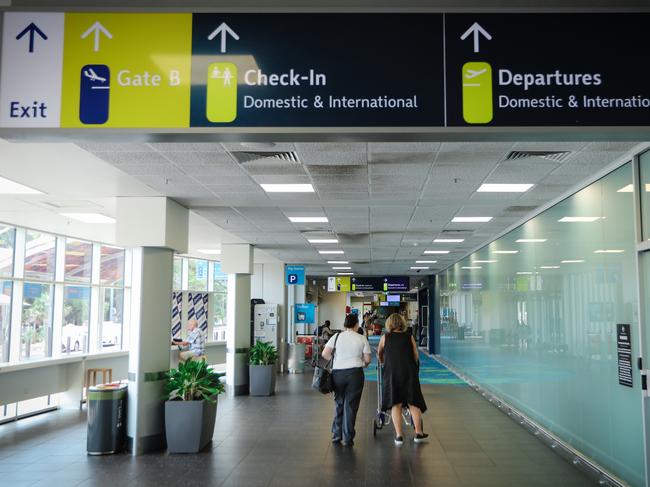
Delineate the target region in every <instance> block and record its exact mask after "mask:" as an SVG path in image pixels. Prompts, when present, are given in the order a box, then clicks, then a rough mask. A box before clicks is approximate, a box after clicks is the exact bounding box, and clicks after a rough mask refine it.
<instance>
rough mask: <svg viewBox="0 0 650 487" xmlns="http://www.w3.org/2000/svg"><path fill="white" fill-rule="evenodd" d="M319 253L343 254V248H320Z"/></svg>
mask: <svg viewBox="0 0 650 487" xmlns="http://www.w3.org/2000/svg"><path fill="white" fill-rule="evenodd" d="M318 253H319V254H343V253H344V252H343V251H342V250H319V251H318Z"/></svg>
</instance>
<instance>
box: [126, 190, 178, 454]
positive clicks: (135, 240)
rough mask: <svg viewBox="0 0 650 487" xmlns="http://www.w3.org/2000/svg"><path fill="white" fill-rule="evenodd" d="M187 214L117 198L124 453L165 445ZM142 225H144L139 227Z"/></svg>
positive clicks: (153, 202)
mask: <svg viewBox="0 0 650 487" xmlns="http://www.w3.org/2000/svg"><path fill="white" fill-rule="evenodd" d="M188 218H189V216H188V210H187V209H186V208H183V207H182V206H180V205H179V204H178V203H176V202H174V201H173V200H170V199H168V198H158V197H156V198H118V201H117V232H116V234H117V242H118V244H120V245H124V246H130V247H135V248H134V249H133V251H132V255H131V264H132V273H131V296H130V307H129V309H125V313H128V314H129V315H130V320H129V326H130V333H129V335H130V336H129V345H130V348H129V374H128V377H129V395H128V397H129V399H128V411H129V414H128V420H127V449H128V450H129V451H130V452H132V453H133V454H134V455H137V454H141V453H147V452H150V451H156V450H160V449H162V448H164V446H165V431H164V428H165V420H164V400H163V397H164V396H163V393H164V390H163V386H164V379H165V374H166V373H167V372H168V371H169V362H170V347H171V345H170V328H169V324H170V320H171V296H172V279H173V259H174V250H176V251H178V252H187V240H188V235H187V234H188ZM143 222H146V225H144V224H143Z"/></svg>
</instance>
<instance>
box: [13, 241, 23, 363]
mask: <svg viewBox="0 0 650 487" xmlns="http://www.w3.org/2000/svg"><path fill="white" fill-rule="evenodd" d="M24 263H25V229H24V228H17V229H16V240H15V241H14V277H16V278H18V279H22V278H23V277H24V275H25V267H24ZM22 323H23V282H22V281H14V285H13V288H12V290H11V330H9V337H10V338H9V340H10V341H9V361H10V362H18V361H19V360H20V347H21V342H22V340H21V331H22V330H21V329H22Z"/></svg>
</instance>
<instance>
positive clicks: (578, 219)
mask: <svg viewBox="0 0 650 487" xmlns="http://www.w3.org/2000/svg"><path fill="white" fill-rule="evenodd" d="M596 220H600V217H599V216H565V217H564V218H560V219H559V220H558V221H559V222H561V223H591V222H595V221H596Z"/></svg>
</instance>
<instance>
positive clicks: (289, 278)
mask: <svg viewBox="0 0 650 487" xmlns="http://www.w3.org/2000/svg"><path fill="white" fill-rule="evenodd" d="M284 275H285V277H286V279H285V281H286V283H287V285H288V286H296V285H297V286H302V285H304V284H305V266H304V265H287V266H285V268H284Z"/></svg>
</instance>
